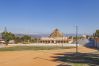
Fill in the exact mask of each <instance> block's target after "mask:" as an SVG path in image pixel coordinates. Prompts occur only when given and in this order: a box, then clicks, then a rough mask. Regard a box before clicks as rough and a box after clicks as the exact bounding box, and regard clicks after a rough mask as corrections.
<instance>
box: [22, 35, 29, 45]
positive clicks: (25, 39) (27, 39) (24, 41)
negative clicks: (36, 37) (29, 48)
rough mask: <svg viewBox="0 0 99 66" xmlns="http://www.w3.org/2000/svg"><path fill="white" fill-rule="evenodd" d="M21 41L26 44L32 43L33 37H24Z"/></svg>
mask: <svg viewBox="0 0 99 66" xmlns="http://www.w3.org/2000/svg"><path fill="white" fill-rule="evenodd" d="M21 40H22V41H23V43H24V44H27V43H30V41H31V36H28V35H24V36H23V37H21Z"/></svg>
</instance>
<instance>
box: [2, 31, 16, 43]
mask: <svg viewBox="0 0 99 66" xmlns="http://www.w3.org/2000/svg"><path fill="white" fill-rule="evenodd" d="M2 38H3V39H4V41H5V44H6V45H8V43H9V41H10V40H13V39H14V38H15V35H14V34H12V33H11V32H3V33H2Z"/></svg>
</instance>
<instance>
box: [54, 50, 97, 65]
mask: <svg viewBox="0 0 99 66" xmlns="http://www.w3.org/2000/svg"><path fill="white" fill-rule="evenodd" d="M52 58H54V60H53V61H55V62H57V61H58V62H59V61H60V62H61V63H60V64H59V65H57V66H99V53H97V52H95V53H78V54H75V53H56V54H55V56H52ZM84 64H87V65H84Z"/></svg>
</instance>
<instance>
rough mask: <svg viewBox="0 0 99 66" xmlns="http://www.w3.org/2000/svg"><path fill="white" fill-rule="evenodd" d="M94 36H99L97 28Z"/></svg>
mask: <svg viewBox="0 0 99 66" xmlns="http://www.w3.org/2000/svg"><path fill="white" fill-rule="evenodd" d="M94 36H95V37H98V38H99V30H96V32H95V34H94Z"/></svg>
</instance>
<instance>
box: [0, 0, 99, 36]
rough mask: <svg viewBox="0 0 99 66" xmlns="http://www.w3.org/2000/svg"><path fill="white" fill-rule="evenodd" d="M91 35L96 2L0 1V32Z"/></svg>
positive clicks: (96, 21) (97, 19) (97, 17)
mask: <svg viewBox="0 0 99 66" xmlns="http://www.w3.org/2000/svg"><path fill="white" fill-rule="evenodd" d="M75 25H78V26H79V33H84V34H92V33H93V32H95V30H96V29H99V0H0V32H2V31H3V30H4V27H5V26H6V27H7V29H8V31H10V32H13V33H30V34H32V33H50V32H51V31H52V30H54V29H55V28H58V29H60V30H61V31H62V32H64V33H75Z"/></svg>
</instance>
